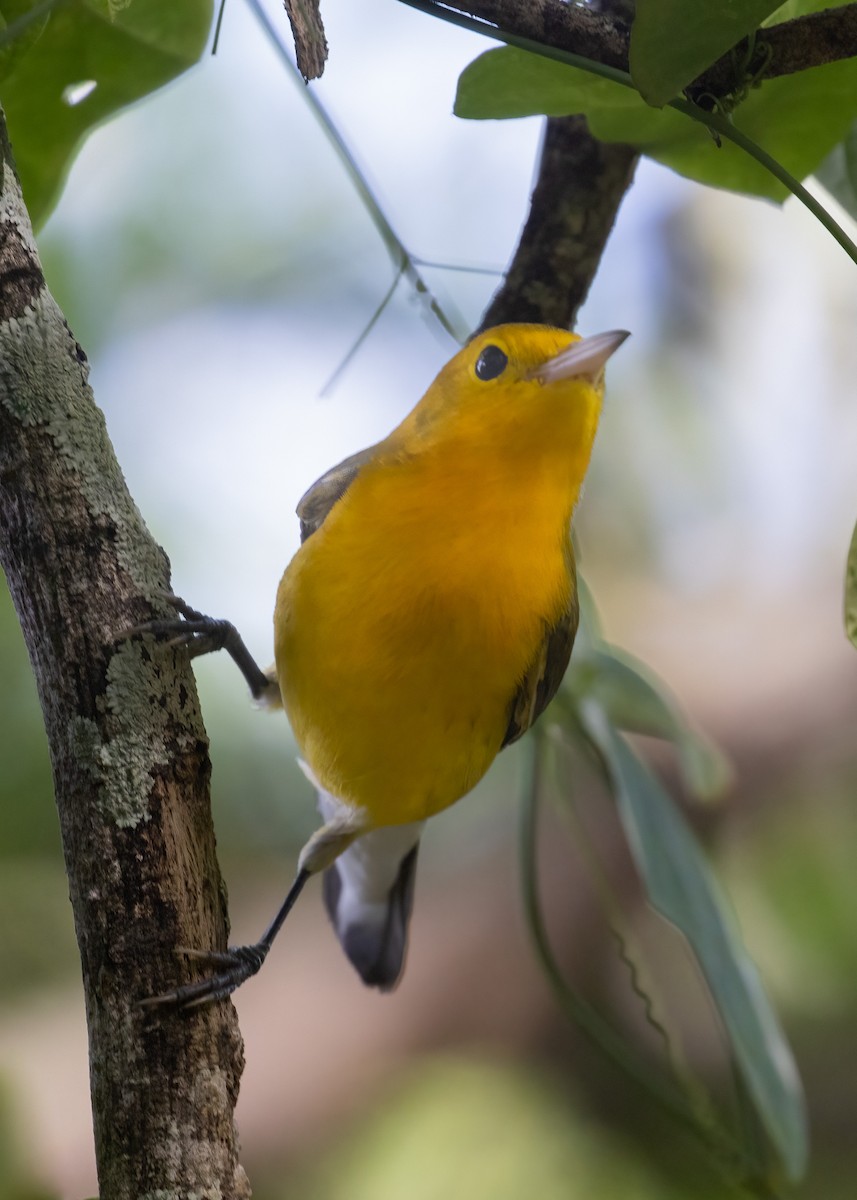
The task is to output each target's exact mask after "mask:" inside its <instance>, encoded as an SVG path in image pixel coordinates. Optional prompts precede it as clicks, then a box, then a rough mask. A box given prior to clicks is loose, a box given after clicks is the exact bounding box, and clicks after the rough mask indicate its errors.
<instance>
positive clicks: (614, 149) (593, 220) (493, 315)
mask: <svg viewBox="0 0 857 1200" xmlns="http://www.w3.org/2000/svg"><path fill="white" fill-rule="evenodd" d="M636 162H637V153H636V151H635V150H634V149H632V148H631V147H630V146H622V145H606V144H605V143H603V142H599V141H597V140H596V139H595V138H594V137H593V136H592V134H591V133H590V132H589V130H588V128H587V125H586V121H585V120H584V119H583V117H554V118H552V119H551V120H549V121H548V122H547V124H546V128H545V138H544V143H543V146H542V154H541V161H540V164H539V173H538V179H537V181H536V186H535V189H534V191H533V195H532V199H531V202H530V214H529V217H528V218H527V223H526V225H525V226H524V230H523V233H522V234H521V240H520V242H519V244H518V248H517V250H516V252H515V257H514V259H513V260H512V264H511V266H510V267H509V270H508V271H507V273H506V278H505V280H504V282H503V284H502V286H501V287H500V289H499V291H498V292H497V294H496V295H495V296H494V298H493V300H492V301H491V304H490V305H489V306H488V309H487V311H486V313H485V315H484V317H483V318H482V323H481V325H480V329H488V328H490V327H491V326H492V325H500V324H502V323H503V322H505V321H537V322H544V323H546V324H549V325H559V326H562V327H565V328H568V327H570V326H572V325H573V324H574V321H575V318H576V315H577V311H578V309H579V308H580V306H581V304H582V303H583V301H584V300H585V298H586V293H587V292H588V291H589V286H590V284H591V282H592V279H593V277H594V275H595V272H596V270H597V267H598V263H599V261H600V259H601V255H602V253H603V250H604V245H605V243H606V241H607V238H608V236H609V233H610V230H611V229H612V227H613V222H614V220H615V217H616V212H617V210H618V208H619V205H620V203H621V201H622V197H623V196H624V194H625V192H626V191H627V189H628V187H629V185H630V183H631V179H632V177H633V174H634V167H635V165H636Z"/></svg>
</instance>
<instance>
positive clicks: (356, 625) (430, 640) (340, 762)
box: [275, 461, 573, 825]
mask: <svg viewBox="0 0 857 1200" xmlns="http://www.w3.org/2000/svg"><path fill="white" fill-rule="evenodd" d="M459 468H460V464H457V463H455V462H451V461H447V462H446V463H445V465H444V470H443V471H442V472H441V473H440V476H439V475H438V472H437V469H436V465H432V466H429V465H428V464H413V463H411V464H408V463H406V464H404V465H401V466H399V468H398V472H399V474H397V475H395V476H394V478H393V479H392V480H391V478H390V477H389V475H386V474H385V472H384V470H383V469H377V470H372V469H367V470H365V472H364V473H362V474H361V476H359V477H358V479H357V480H356V481H355V483H354V484H353V485H352V487H351V489H350V490H349V492H348V494H347V495H346V497H345V498H344V499H343V500H341V501H340V502H339V503H338V504H337V505H336V506H335V507H334V509H333V510H332V511H331V513H330V515H329V516H328V518H327V520H326V521H325V523H324V525H323V526H322V528H321V529H320V530H319V531H318V532H317V533H315V534H314V535H313V536H312V537H311V538H310V539H309V540H308V541H307V542H306V543H305V544H304V546H303V547H302V548H301V550H300V551H299V552H298V554H297V555H296V556H295V558H294V559H293V561H292V563H291V564H290V566H289V568H288V569H287V571H286V573H285V575H284V577H283V580H282V583H281V585H280V589H279V594H278V597H277V610H276V618H275V631H276V657H277V670H278V675H279V679H280V684H281V688H282V692H283V700H284V704H285V707H286V711H287V713H288V716H289V720H290V722H291V724H292V728H293V730H294V733H295V737H296V738H297V741H298V743H299V745H300V747H301V751H302V753H303V754H304V756H305V757H306V759H307V761H308V762H309V764H310V766H311V767H312V769H313V771H314V772H315V774H316V776H317V778H318V779H319V781H320V782H321V783H322V785H323V786H324V787H325V788H326V789H327V790H328V791H330V792H332V793H333V794H334V795H336V796H338V797H340V798H341V799H343V800H345V801H347V802H349V803H351V804H354V805H357V806H360V807H362V808H364V809H365V810H366V811H367V813H368V814H369V819H370V821H371V823H372V824H373V825H388V824H400V823H404V822H408V821H415V820H422V819H424V818H425V817H428V816H430V815H432V814H433V813H436V812H438V811H439V810H441V809H443V808H445V807H447V806H448V805H449V804H452V803H453V802H454V801H455V800H457V799H459V798H460V797H461V796H462V795H464V794H465V793H466V792H468V791H469V790H470V789H471V788H472V787H473V786H474V784H475V783H476V782H477V781H478V780H479V779H480V778H481V777H482V775H483V774H484V773H485V771H486V770H487V769H488V767H489V766H490V764H491V762H492V761H493V759H494V757H495V756H496V754H497V753H498V751H499V749H500V747H501V744H502V742H503V736H504V734H505V731H506V726H507V724H508V720H509V709H510V704H511V702H512V699H513V697H514V694H515V691H516V688H517V685H518V683H519V682H520V680H521V679H522V678H523V676H524V674H525V672H526V671H527V669H528V667H529V666H530V664H531V663H532V662H533V660H534V659H535V657H536V655H537V653H538V651H539V647H540V645H541V642H542V640H543V638H544V634H545V631H546V629H547V628H548V627H550V625H552V624H553V623H554V622H555V621H556V619H557V617H558V616H559V614H560V613H561V612H562V611H563V610H564V608H565V607H566V606H567V604H568V600H569V595H570V590H571V588H572V586H573V580H572V578H571V572H570V567H569V556H568V552H567V537H568V533H567V520H568V515H566V516H565V518H563V517H562V516H559V517H558V514H557V511H556V503H555V497H549V498H548V500H549V501H550V508H551V513H550V519H549V520H548V521H546V520H545V519H544V517H545V513H544V512H543V511H542V509H543V508H544V507H545V506H544V505H543V506H539V505H538V504H536V505H534V504H533V498H532V495H530V496H528V501H529V503H528V505H527V506H526V507H524V508H522V506H521V503H520V497H519V496H516V495H510V494H509V493H507V492H506V491H496V490H490V489H489V490H488V491H485V490H483V492H482V494H481V496H480V495H479V494H478V493H477V494H474V493H473V488H472V473H470V474H468V473H467V472H466V471H463V472H462V471H461V470H460V469H459ZM468 481H469V482H468ZM457 493H458V494H457ZM441 501H442V502H441ZM465 514H466V515H465Z"/></svg>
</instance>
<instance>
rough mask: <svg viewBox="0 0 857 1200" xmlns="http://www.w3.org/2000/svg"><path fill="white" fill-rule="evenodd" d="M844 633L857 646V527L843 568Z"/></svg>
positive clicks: (856, 526)
mask: <svg viewBox="0 0 857 1200" xmlns="http://www.w3.org/2000/svg"><path fill="white" fill-rule="evenodd" d="M845 632H846V633H847V634H848V637H849V639H850V641H851V642H852V643H853V645H855V646H857V525H855V526H854V532H853V533H852V535H851V545H850V547H849V549H848V562H847V565H846V567H845Z"/></svg>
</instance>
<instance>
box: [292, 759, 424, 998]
mask: <svg viewBox="0 0 857 1200" xmlns="http://www.w3.org/2000/svg"><path fill="white" fill-rule="evenodd" d="M301 765H302V766H303V764H301ZM304 770H305V772H306V773H307V775H308V776H309V777H310V778H311V779H312V782H313V783H314V785H315V788H316V792H317V793H318V807H319V811H320V812H321V815H322V816H323V817H324V819H325V821H326V822H330V821H332V820H334V819H335V818H336V815H337V812H338V811H339V812H341V810H342V807H343V805H342V801H340V800H338V799H337V798H336V797H335V796H332V795H331V794H330V792H327V791H325V790H324V788H322V787H321V786H320V785H319V783H318V781H317V780H316V779H314V778H313V777H312V773H311V772H310V771H309V770H308V768H306V767H304ZM424 824H425V822H423V821H418V822H413V823H412V824H409V825H390V826H387V827H386V828H383V829H372V830H369V831H368V832H367V833H364V834H362V835H361V836H360V837H358V838H356V839H355V841H353V842H352V843H351V845H350V846H348V848H347V849H346V850H344V851H343V852H342V854H340V855H339V857H338V858H337V859H336V861H335V862H334V863H333V864H332V865H331V866H330V867H328V868H327V870H326V871H325V872H324V876H323V878H322V889H323V893H324V903H325V906H326V908H327V912H328V915H329V916H330V920H331V922H332V924H333V928H334V929H335V930H336V936H337V937H338V938H339V941H340V943H341V945H342V948H343V950H344V951H345V953H346V954H347V955H348V958H349V959H350V960H351V963H352V964H353V966H354V967H355V969H356V970H357V973H358V974H359V975H360V978H361V979H362V980H363V982H364V983H365V984H367V985H368V986H369V987H376V988H379V989H380V990H381V991H382V992H389V991H392V989H393V988H394V987H395V986H396V984H397V983H398V981H399V979H400V978H401V974H402V971H403V969H404V965H405V952H406V950H407V945H408V924H409V922H410V918H411V909H412V908H413V903H414V880H415V877H416V869H417V852H418V850H419V842H420V835H421V834H422V831H423V825H424Z"/></svg>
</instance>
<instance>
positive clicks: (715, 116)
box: [401, 0, 857, 263]
mask: <svg viewBox="0 0 857 1200" xmlns="http://www.w3.org/2000/svg"><path fill="white" fill-rule="evenodd" d="M401 3H402V4H407V5H408V6H409V7H410V8H416V9H419V11H420V12H424V13H428V14H429V15H431V16H435V17H439V18H440V19H441V20H443V21H448V22H450V24H452V25H459V26H460V27H461V28H462V29H469V30H471V31H472V32H473V33H481V34H484V35H485V36H486V37H491V38H496V39H497V41H500V42H505V43H506V45H508V46H516V47H517V48H518V49H519V50H528V51H529V52H530V53H531V54H538V55H541V57H542V58H550V59H552V60H553V61H554V62H561V63H565V64H567V65H568V66H571V67H578V68H579V69H580V70H582V71H588V72H589V73H590V74H591V75H598V76H599V77H600V78H601V79H609V80H611V81H612V82H613V83H618V84H621V85H622V87H627V88H630V89H631V90H632V91H635V92H636V91H637V89H636V87H635V86H634V81H633V80H632V79H631V76H630V75H629V74H628V73H627V71H620V70H619V69H618V68H617V67H609V66H606V65H605V64H604V63H599V62H596V61H595V60H594V59H591V58H584V57H583V56H582V55H580V54H572V53H571V51H569V50H560V49H559V48H558V47H556V46H548V45H545V44H544V43H543V42H536V41H533V39H532V38H526V37H520V36H519V35H518V34H514V33H506V32H505V30H502V29H498V28H497V26H496V25H489V24H488V23H487V22H486V21H481V20H478V19H476V18H474V17H469V16H466V15H465V14H464V13H459V12H455V11H454V10H452V9H449V8H443V7H442V6H441V5H439V4H436V3H433V0H401ZM668 107H669V108H674V109H675V110H676V112H680V113H682V114H683V115H684V116H686V117H690V119H691V120H693V121H697V122H699V124H701V125H705V126H706V127H707V128H708V129H711V130H713V131H714V132H715V133H717V134H719V136H720V137H724V138H726V139H727V140H728V141H730V142H733V143H734V144H735V145H736V146H738V147H739V148H740V149H741V150H743V151H744V153H745V154H748V155H749V156H750V157H751V158H754V159H755V160H756V162H757V163H759V165H760V166H762V167H764V168H765V169H766V170H767V171H769V172H770V173H771V174H772V175H773V176H774V178H775V179H778V180H779V181H780V183H782V184H784V185H785V186H786V187H787V188H788V190H789V191H790V192H791V193H792V195H793V196H795V197H797V199H798V200H800V202H801V204H803V205H804V206H805V207H806V208H808V209H809V211H810V212H811V213H812V215H813V216H814V217H816V218H817V220H819V221H820V222H821V224H822V225H823V226H824V228H825V229H826V230H827V231H828V233H830V234H831V236H832V237H834V238H835V239H836V241H837V242H838V243H839V245H840V246H841V247H842V249H843V250H844V251H845V253H846V254H847V255H848V257H849V258H850V259H851V260H852V262H854V263H857V245H855V244H854V242H853V241H852V240H851V238H849V237H848V235H847V234H846V232H845V230H844V229H842V227H841V226H840V225H838V224H837V222H836V221H835V220H834V219H833V217H832V216H831V215H830V213H829V212H827V210H826V209H825V208H824V207H823V206H822V205H821V204H820V203H819V202H818V200H816V199H815V197H814V196H812V195H810V193H809V192H808V191H807V190H806V188H805V187H803V186H802V184H800V183H798V181H797V180H796V179H795V178H794V176H792V175H790V174H789V172H788V171H787V170H786V168H785V167H784V166H783V165H782V164H781V163H779V162H777V160H776V159H775V158H772V157H771V155H770V154H768V152H767V151H766V150H763V149H762V147H761V146H759V145H757V143H756V142H754V141H753V139H752V138H749V137H747V135H746V134H745V133H742V132H741V130H740V129H737V128H736V127H735V125H733V124H732V123H731V122H730V121H727V120H725V119H724V118H723V117H722V116H720V114H719V113H714V112H707V111H706V110H705V109H703V108H700V107H699V106H698V105H696V104H692V103H691V102H690V101H689V100H684V99H680V98H677V99H675V100H670V101H669V104H668Z"/></svg>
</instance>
